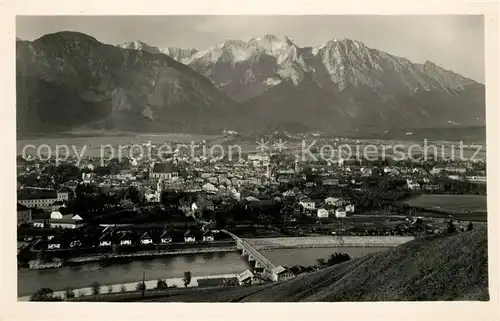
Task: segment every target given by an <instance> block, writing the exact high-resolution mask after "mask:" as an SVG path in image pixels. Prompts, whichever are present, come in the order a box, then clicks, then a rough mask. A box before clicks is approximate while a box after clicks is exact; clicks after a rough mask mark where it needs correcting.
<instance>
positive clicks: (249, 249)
mask: <svg viewBox="0 0 500 321" xmlns="http://www.w3.org/2000/svg"><path fill="white" fill-rule="evenodd" d="M221 232H223V233H226V234H227V235H229V236H231V237H232V238H233V240H235V241H236V248H237V249H239V250H241V251H242V254H243V255H244V256H248V261H250V262H255V269H261V270H263V272H264V273H265V274H268V275H270V276H273V274H276V273H279V272H278V271H280V268H279V266H278V267H277V266H276V265H274V264H273V263H272V262H271V261H269V260H268V259H267V258H266V257H265V256H264V255H262V254H261V253H260V252H259V251H258V250H256V249H255V248H254V247H253V246H252V245H251V244H249V243H248V242H247V241H246V240H244V239H242V238H240V237H238V236H237V235H235V234H233V233H231V232H229V231H226V230H221ZM275 278H276V276H275Z"/></svg>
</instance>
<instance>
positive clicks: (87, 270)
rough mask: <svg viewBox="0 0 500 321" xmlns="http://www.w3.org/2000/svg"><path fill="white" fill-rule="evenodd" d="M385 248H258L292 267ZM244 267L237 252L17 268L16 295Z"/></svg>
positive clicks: (246, 267) (233, 271)
mask: <svg viewBox="0 0 500 321" xmlns="http://www.w3.org/2000/svg"><path fill="white" fill-rule="evenodd" d="M385 249H387V248H375V247H369V248H361V247H349V248H347V247H344V248H309V249H306V248H304V249H276V250H262V251H261V253H262V254H264V255H265V256H266V257H267V258H268V259H269V260H270V261H271V262H273V263H274V264H276V265H280V264H282V265H288V266H292V265H297V264H298V265H312V264H316V260H317V259H319V258H324V259H327V258H328V257H329V256H330V254H331V253H333V252H344V253H347V254H349V255H350V256H351V257H359V256H363V255H365V254H369V253H373V252H377V251H382V250H385ZM248 268H249V265H248V263H247V262H246V261H245V260H243V259H242V258H241V256H240V254H239V253H237V252H229V253H205V254H194V255H179V256H167V257H159V258H154V259H149V260H135V261H130V262H122V263H115V264H105V263H87V264H83V265H79V266H65V267H62V268H58V269H49V270H38V271H34V270H29V269H27V268H19V269H18V296H27V295H31V294H33V293H34V292H35V291H37V290H38V289H40V288H42V287H48V288H51V289H53V290H55V291H57V290H63V289H64V288H66V287H69V288H72V289H76V288H84V287H88V286H90V285H91V284H92V282H94V281H97V282H99V283H100V284H101V285H107V284H118V283H128V282H138V281H140V280H142V275H143V273H145V278H146V280H154V279H157V278H163V279H166V278H176V277H177V278H180V277H182V276H183V275H184V271H191V273H192V275H193V276H208V275H216V274H231V273H240V272H242V271H244V270H245V269H248Z"/></svg>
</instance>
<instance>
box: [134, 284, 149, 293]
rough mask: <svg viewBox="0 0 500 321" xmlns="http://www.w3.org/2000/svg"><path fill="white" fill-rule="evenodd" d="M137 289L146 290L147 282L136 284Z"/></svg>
mask: <svg viewBox="0 0 500 321" xmlns="http://www.w3.org/2000/svg"><path fill="white" fill-rule="evenodd" d="M135 290H136V291H141V292H142V291H145V290H146V283H144V282H139V283H137V285H136V286H135Z"/></svg>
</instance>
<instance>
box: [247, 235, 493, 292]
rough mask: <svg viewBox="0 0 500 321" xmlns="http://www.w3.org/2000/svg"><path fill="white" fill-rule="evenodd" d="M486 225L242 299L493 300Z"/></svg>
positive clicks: (306, 276)
mask: <svg viewBox="0 0 500 321" xmlns="http://www.w3.org/2000/svg"><path fill="white" fill-rule="evenodd" d="M487 240H488V239H487V233H486V229H481V230H477V231H473V232H468V233H462V234H458V235H452V236H440V237H434V238H432V239H425V240H417V241H413V242H410V243H407V244H403V245H401V246H398V247H395V248H394V249H391V250H390V251H384V252H381V253H376V254H374V255H370V256H366V257H363V258H360V259H357V260H353V261H351V262H347V263H345V264H342V265H339V266H336V267H335V266H334V267H330V268H327V269H324V270H322V271H318V272H316V273H314V274H309V275H304V276H303V277H298V278H296V279H294V280H291V281H289V282H285V283H281V284H276V285H275V286H272V287H270V288H268V289H266V290H264V291H261V292H259V293H255V294H251V295H249V296H246V297H245V298H244V299H243V300H242V301H403V300H404V301H414V300H419V301H421V300H443V301H444V300H488V299H489V293H488V247H487Z"/></svg>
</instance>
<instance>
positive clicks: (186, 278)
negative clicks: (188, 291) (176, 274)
mask: <svg viewBox="0 0 500 321" xmlns="http://www.w3.org/2000/svg"><path fill="white" fill-rule="evenodd" d="M182 280H183V281H184V286H185V287H187V286H188V285H189V283H191V271H186V272H184V277H183V278H182Z"/></svg>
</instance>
